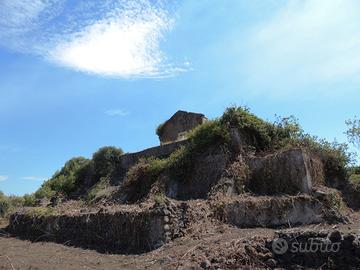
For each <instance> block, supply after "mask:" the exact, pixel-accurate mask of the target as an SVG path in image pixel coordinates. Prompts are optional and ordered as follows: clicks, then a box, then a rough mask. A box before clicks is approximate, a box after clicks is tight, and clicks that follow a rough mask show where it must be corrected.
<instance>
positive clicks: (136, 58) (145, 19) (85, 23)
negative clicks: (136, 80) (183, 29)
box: [0, 0, 186, 78]
mask: <svg viewBox="0 0 360 270" xmlns="http://www.w3.org/2000/svg"><path fill="white" fill-rule="evenodd" d="M11 1H14V2H11ZM70 2H71V1H70V0H34V1H33V2H32V4H30V5H29V4H28V3H25V2H23V1H19V0H5V2H4V3H3V2H0V10H2V12H0V33H1V32H3V33H4V34H3V35H1V34H0V43H3V44H5V45H7V46H10V47H12V48H16V49H18V50H21V51H23V52H24V51H25V52H29V51H30V52H31V53H36V54H39V55H41V56H43V57H45V58H46V59H48V60H50V61H52V62H55V63H56V64H59V65H63V66H66V67H70V68H72V69H75V70H78V71H84V72H88V73H94V74H100V75H104V76H115V77H122V78H129V77H161V76H168V75H171V74H173V73H177V72H181V71H183V69H182V68H177V67H174V66H172V65H170V64H168V63H167V58H166V56H165V55H164V53H163V52H162V51H161V48H160V41H161V40H162V38H163V34H164V33H166V32H167V31H169V30H170V29H171V26H172V24H173V20H172V19H171V17H170V15H169V13H168V11H167V10H166V8H165V4H164V2H165V1H163V0H159V1H151V0H112V1H110V0H108V1H103V0H95V1H92V2H87V1H86V2H82V1H79V2H76V3H75V4H74V3H71V4H70V5H71V8H69V5H66V4H68V3H70ZM45 15H46V16H45ZM8 17H10V18H12V19H11V21H10V22H8V21H7V18H8ZM53 19H54V20H53ZM18 31H21V35H17V34H14V33H15V32H18ZM185 67H186V66H185Z"/></svg>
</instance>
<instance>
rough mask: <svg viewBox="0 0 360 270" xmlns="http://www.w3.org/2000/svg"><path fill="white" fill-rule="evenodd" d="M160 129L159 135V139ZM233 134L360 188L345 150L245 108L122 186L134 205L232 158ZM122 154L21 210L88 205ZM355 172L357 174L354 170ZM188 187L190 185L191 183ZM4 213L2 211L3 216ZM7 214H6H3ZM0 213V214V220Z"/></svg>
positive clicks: (70, 176)
mask: <svg viewBox="0 0 360 270" xmlns="http://www.w3.org/2000/svg"><path fill="white" fill-rule="evenodd" d="M358 124H359V123H358V122H356V121H355V122H348V125H350V126H351V127H352V128H351V129H350V131H349V132H348V135H349V136H350V138H352V140H351V142H355V141H356V134H358V130H359V129H358V126H356V125H358ZM162 130H163V125H160V126H159V127H158V129H157V134H158V135H160V134H161V132H162ZM233 130H237V131H238V132H239V133H240V135H241V138H242V139H243V140H244V143H245V144H246V145H247V146H248V149H247V150H248V151H251V152H254V154H256V155H263V154H267V153H272V152H275V151H279V150H282V149H289V148H294V147H300V148H305V149H308V150H309V151H311V152H312V153H314V154H316V155H317V156H318V157H319V158H321V160H322V161H323V163H324V165H325V174H326V177H327V178H328V180H329V181H332V179H335V180H339V179H340V180H342V179H346V178H347V176H348V177H350V181H352V182H359V183H360V170H359V172H358V171H356V172H351V173H350V172H349V171H348V170H347V169H348V165H349V162H350V161H351V155H350V154H349V152H348V148H347V145H346V144H340V143H336V142H334V143H329V142H327V141H326V140H322V139H319V138H317V137H314V136H311V135H309V134H306V133H305V132H304V131H303V130H302V128H301V126H300V125H299V122H298V120H297V119H296V118H295V117H293V116H290V117H286V118H280V117H277V118H276V120H275V121H274V122H269V121H265V120H263V119H261V118H259V117H257V116H256V115H254V114H252V113H251V112H250V110H249V109H248V108H246V107H236V106H233V107H230V108H228V109H226V110H225V112H224V114H223V115H222V116H221V117H220V118H218V119H215V120H213V121H207V122H206V123H204V124H202V125H200V126H198V127H196V128H195V129H193V130H192V131H191V132H189V134H188V142H187V144H186V145H184V146H182V147H180V148H179V149H178V150H176V151H175V152H173V153H172V154H171V155H170V156H169V157H167V158H164V159H159V158H147V159H141V160H140V161H139V162H138V164H136V165H135V166H133V167H132V168H131V169H130V170H129V171H128V172H127V175H126V177H125V179H124V181H123V187H124V188H125V189H132V190H133V195H134V199H135V198H139V197H141V196H143V195H145V194H146V193H147V192H148V191H149V190H150V188H151V186H152V184H153V183H154V182H155V181H157V180H158V179H159V176H160V175H161V173H163V172H166V173H168V174H169V175H170V176H171V177H172V178H174V179H177V180H178V181H185V180H187V179H189V177H188V176H189V175H190V174H191V173H192V172H193V171H194V166H196V162H195V160H196V158H197V157H199V156H200V155H202V154H203V153H204V152H206V151H212V150H214V149H215V150H216V149H217V150H218V151H226V152H231V151H232V149H231V145H230V144H231V142H232V140H231V136H232V135H231V134H232V131H233ZM122 155H123V151H122V150H121V149H119V148H116V147H103V148H100V149H99V150H98V151H97V152H96V153H94V155H93V157H92V159H86V158H83V157H77V158H73V159H71V160H69V161H68V162H66V163H65V165H64V167H63V168H62V169H61V170H60V171H58V172H56V173H55V174H54V175H53V177H51V178H50V179H49V180H48V181H46V182H45V183H44V184H43V185H42V186H41V188H40V189H39V190H38V191H36V192H35V193H34V194H32V195H26V196H24V197H23V198H22V199H21V200H22V202H21V204H22V205H25V206H33V205H36V204H37V203H38V201H39V200H40V199H43V198H47V199H50V198H52V197H69V198H71V197H72V196H74V197H76V198H78V197H79V194H81V195H82V196H84V198H85V199H87V200H88V201H91V200H93V199H94V198H96V194H97V193H98V192H99V191H101V190H102V189H105V188H106V187H107V186H109V185H111V184H112V179H116V178H117V177H119V175H120V173H119V169H121V164H120V162H121V156H122ZM241 169H242V170H241V171H242V174H241V175H237V176H236V179H237V181H236V188H237V189H238V190H239V192H240V191H241V190H242V187H243V186H244V184H243V182H244V181H245V178H246V174H247V173H248V172H247V171H246V166H245V165H244V166H243V167H241ZM354 170H355V169H354ZM189 184H190V183H189ZM0 207H1V209H4V210H6V209H8V207H9V206H8V201H7V200H5V199H3V197H1V196H0ZM4 210H0V211H3V212H4ZM6 211H7V210H6ZM1 213H2V212H0V215H1Z"/></svg>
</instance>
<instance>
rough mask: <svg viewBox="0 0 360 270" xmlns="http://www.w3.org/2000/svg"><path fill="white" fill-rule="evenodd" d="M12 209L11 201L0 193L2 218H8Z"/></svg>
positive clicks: (0, 215)
mask: <svg viewBox="0 0 360 270" xmlns="http://www.w3.org/2000/svg"><path fill="white" fill-rule="evenodd" d="M9 208H10V202H9V199H8V198H7V197H6V196H5V194H4V193H2V192H1V191H0V217H1V218H3V217H5V216H6V214H7V213H8V211H9Z"/></svg>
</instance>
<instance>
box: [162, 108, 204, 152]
mask: <svg viewBox="0 0 360 270" xmlns="http://www.w3.org/2000/svg"><path fill="white" fill-rule="evenodd" d="M206 120H207V118H206V117H205V115H203V114H200V113H192V112H185V111H177V112H176V113H175V114H174V115H173V116H172V117H171V118H170V119H169V120H167V121H166V122H165V123H163V124H161V125H160V126H159V127H158V129H157V131H156V133H157V135H158V136H159V139H160V144H161V145H165V144H169V143H173V142H179V141H183V140H186V139H187V134H188V132H189V131H190V130H192V129H193V128H195V127H197V126H199V125H201V124H202V123H204V122H205V121H206Z"/></svg>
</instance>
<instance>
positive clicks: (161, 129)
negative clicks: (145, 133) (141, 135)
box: [156, 123, 165, 137]
mask: <svg viewBox="0 0 360 270" xmlns="http://www.w3.org/2000/svg"><path fill="white" fill-rule="evenodd" d="M164 127H165V123H162V124H160V125H158V127H157V128H156V135H158V136H159V137H161V136H162V135H163V134H164Z"/></svg>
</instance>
